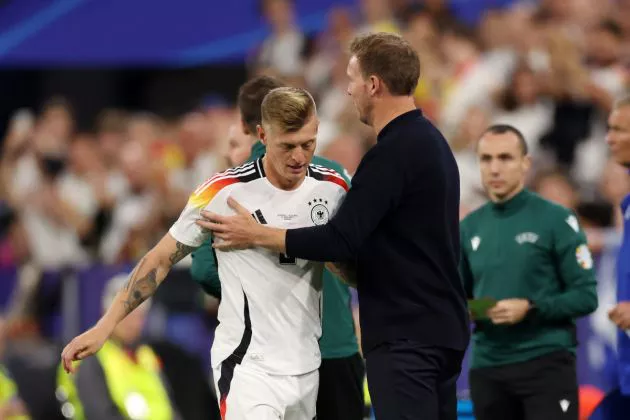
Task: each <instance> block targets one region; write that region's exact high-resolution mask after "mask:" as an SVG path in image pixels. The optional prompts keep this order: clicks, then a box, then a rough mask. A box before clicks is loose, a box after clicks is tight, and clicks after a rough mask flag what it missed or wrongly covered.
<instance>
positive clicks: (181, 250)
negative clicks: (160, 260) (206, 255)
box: [169, 242, 195, 265]
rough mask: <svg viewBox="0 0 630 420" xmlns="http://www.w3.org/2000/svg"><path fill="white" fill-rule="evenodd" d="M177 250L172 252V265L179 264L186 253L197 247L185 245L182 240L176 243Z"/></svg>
mask: <svg viewBox="0 0 630 420" xmlns="http://www.w3.org/2000/svg"><path fill="white" fill-rule="evenodd" d="M175 246H176V247H177V250H176V251H175V252H173V253H172V254H171V256H170V257H169V260H170V261H171V265H175V264H177V263H178V262H179V261H180V260H181V259H182V258H184V257H185V256H186V255H188V254H190V253H191V252H192V250H193V249H195V247H192V246H188V245H184V244H183V243H181V242H177V244H176V245H175Z"/></svg>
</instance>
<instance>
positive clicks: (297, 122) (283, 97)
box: [261, 87, 317, 133]
mask: <svg viewBox="0 0 630 420" xmlns="http://www.w3.org/2000/svg"><path fill="white" fill-rule="evenodd" d="M316 112H317V109H316V107H315V101H314V100H313V97H312V96H311V94H310V93H308V91H307V90H306V89H301V88H296V87H279V88H276V89H273V90H271V91H270V92H269V93H268V94H267V95H266V96H265V99H263V102H262V105H261V115H262V124H263V125H271V126H273V127H276V128H279V129H280V130H281V131H282V132H283V133H294V132H296V131H298V130H300V129H301V128H302V127H304V125H305V124H306V123H307V122H308V121H309V120H310V119H311V117H312V116H313V115H314V114H315V113H316Z"/></svg>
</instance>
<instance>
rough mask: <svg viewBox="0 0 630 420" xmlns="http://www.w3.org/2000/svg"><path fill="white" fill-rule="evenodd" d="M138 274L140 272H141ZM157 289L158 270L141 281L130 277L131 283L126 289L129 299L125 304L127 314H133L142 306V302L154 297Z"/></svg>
mask: <svg viewBox="0 0 630 420" xmlns="http://www.w3.org/2000/svg"><path fill="white" fill-rule="evenodd" d="M137 272H139V270H138V271H137ZM157 287H158V282H157V268H154V269H152V270H151V271H149V272H148V273H147V274H145V275H144V276H143V277H141V278H139V279H137V278H135V276H132V277H130V278H129V282H128V283H127V286H126V287H125V289H126V290H127V297H126V299H125V300H124V302H123V304H124V305H125V312H126V314H129V313H130V312H132V311H133V310H134V309H136V308H137V307H138V306H140V304H142V302H144V301H145V300H147V299H148V298H149V297H150V296H151V295H153V293H155V290H156V289H157Z"/></svg>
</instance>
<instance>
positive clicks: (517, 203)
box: [492, 188, 530, 216]
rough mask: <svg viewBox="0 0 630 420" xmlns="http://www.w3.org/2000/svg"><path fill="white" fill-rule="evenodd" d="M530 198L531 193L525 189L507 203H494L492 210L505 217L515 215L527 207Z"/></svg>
mask: <svg viewBox="0 0 630 420" xmlns="http://www.w3.org/2000/svg"><path fill="white" fill-rule="evenodd" d="M529 196H530V192H529V191H528V190H527V189H526V188H523V190H522V191H521V192H519V193H518V194H516V195H515V196H514V197H512V198H510V199H509V200H507V201H503V202H500V203H492V210H494V211H495V212H496V213H498V214H500V215H505V216H508V215H511V214H514V213H516V212H517V211H519V210H520V209H522V208H523V207H524V206H525V203H526V202H527V199H528V198H529Z"/></svg>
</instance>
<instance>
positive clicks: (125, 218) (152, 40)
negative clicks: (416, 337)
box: [0, 0, 630, 420]
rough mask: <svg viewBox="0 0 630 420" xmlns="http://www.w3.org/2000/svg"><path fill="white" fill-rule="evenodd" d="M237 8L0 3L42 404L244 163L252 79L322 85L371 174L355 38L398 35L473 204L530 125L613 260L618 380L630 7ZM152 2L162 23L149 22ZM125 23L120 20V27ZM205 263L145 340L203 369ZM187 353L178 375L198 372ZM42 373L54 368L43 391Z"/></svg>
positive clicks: (411, 1)
mask: <svg viewBox="0 0 630 420" xmlns="http://www.w3.org/2000/svg"><path fill="white" fill-rule="evenodd" d="M221 6H222V9H221V11H218V9H217V7H216V4H214V3H213V2H204V1H202V0H190V1H188V2H185V4H179V3H172V4H171V3H168V4H167V3H164V4H161V3H159V4H158V3H155V2H148V1H147V0H139V1H137V2H123V1H122V0H111V1H109V2H106V4H105V3H103V4H102V5H100V6H99V7H98V10H97V9H95V7H94V6H93V5H92V6H90V5H89V4H87V3H85V2H84V3H81V2H77V3H72V4H70V3H68V4H65V3H64V5H63V6H59V9H57V6H55V5H51V4H48V3H46V4H44V3H42V4H36V3H33V2H19V1H16V0H6V1H0V139H1V140H0V148H1V153H0V307H1V308H2V315H4V317H5V322H6V326H5V334H6V343H7V350H6V353H5V357H4V360H3V361H4V362H5V364H6V367H7V370H8V371H9V372H11V375H12V377H13V379H14V381H15V383H16V384H17V387H18V388H20V394H21V395H22V399H23V401H24V404H25V405H26V406H27V409H28V411H29V412H30V413H31V414H30V415H31V417H33V418H43V419H46V420H49V419H55V418H56V417H55V416H60V413H59V410H58V407H57V406H56V403H55V401H56V400H55V396H54V389H55V387H54V383H55V378H56V376H55V375H56V366H57V360H56V359H55V358H56V357H57V356H58V352H57V349H58V348H60V347H63V345H64V344H65V340H66V339H67V338H66V337H69V336H73V335H74V333H76V332H78V330H79V327H81V326H83V327H88V326H89V323H90V322H92V321H93V320H94V317H95V314H94V312H93V310H94V308H97V307H98V306H99V305H98V304H96V303H95V302H96V301H97V300H98V299H100V294H99V290H101V288H102V287H103V285H104V284H105V282H106V281H107V280H109V279H110V278H111V277H112V276H114V275H115V274H117V273H120V272H127V271H128V270H129V267H132V266H133V265H135V264H136V263H137V259H138V258H139V257H140V256H141V255H143V254H144V253H145V252H146V251H147V250H148V249H150V248H151V247H152V246H153V245H154V244H155V241H156V240H157V238H159V237H161V236H162V235H163V234H164V233H165V232H166V229H167V228H168V227H169V226H170V225H171V224H172V223H173V221H174V220H175V219H176V218H177V217H178V215H179V212H180V211H181V208H182V206H183V204H184V203H185V200H186V197H187V196H188V195H189V193H190V189H191V188H194V186H195V185H197V184H199V183H200V182H202V181H203V180H204V179H206V178H208V177H210V176H212V175H213V174H215V173H217V172H219V171H222V170H224V169H226V168H227V167H229V166H231V164H236V163H238V162H239V161H241V160H242V159H244V157H243V156H244V154H245V151H246V150H248V149H249V147H250V146H249V145H251V142H252V141H253V139H250V138H248V137H247V136H244V135H243V134H242V132H241V130H239V129H238V128H239V127H240V125H241V123H240V121H239V118H238V116H237V115H238V112H237V107H236V98H237V92H238V87H239V86H240V85H242V84H243V83H244V82H245V81H246V80H248V79H250V78H251V77H253V76H254V75H259V74H268V75H273V76H279V77H281V78H282V79H283V81H284V82H285V83H287V84H289V85H295V86H301V87H306V88H307V89H308V90H309V91H310V92H311V93H312V94H313V96H314V98H315V100H316V103H317V106H318V113H319V115H320V117H321V122H320V126H319V138H318V149H317V154H318V155H321V156H323V157H327V158H330V159H333V160H335V161H337V162H339V163H341V164H342V165H343V166H344V167H345V168H347V169H348V172H349V175H352V174H353V173H354V172H356V170H357V167H358V165H359V162H360V161H361V158H362V157H363V156H364V155H365V153H366V152H367V150H369V148H370V147H371V146H372V145H374V144H375V142H376V138H375V136H374V135H373V133H372V132H371V130H370V129H369V127H366V126H364V125H363V124H361V123H360V122H359V120H358V118H357V115H356V111H355V110H354V108H353V107H352V104H351V103H350V100H349V97H348V95H347V82H348V78H347V74H346V63H347V49H348V45H349V42H350V40H351V39H352V38H353V37H354V36H355V35H356V34H359V33H363V32H366V31H386V32H395V33H399V34H401V35H402V36H404V37H405V38H406V39H408V40H409V42H410V43H411V44H412V45H413V47H414V48H415V49H416V50H417V51H418V53H419V55H420V58H421V77H420V80H419V83H418V87H417V89H416V92H415V95H414V96H415V101H416V104H417V105H418V107H420V108H421V109H422V111H423V114H424V115H425V116H426V117H427V118H429V119H431V120H432V121H433V122H434V123H435V124H436V125H437V126H438V127H439V128H440V129H441V130H442V132H443V133H445V135H446V138H447V140H448V141H449V144H450V146H451V148H452V149H453V151H454V152H455V156H456V159H457V163H458V166H459V171H460V183H461V191H460V215H461V217H462V218H463V217H465V216H466V215H467V214H469V213H470V212H471V211H474V210H475V209H477V208H479V207H480V206H481V205H484V204H485V203H486V202H487V200H488V197H487V195H486V193H485V191H484V190H483V188H482V185H481V179H480V176H479V172H478V169H477V168H478V162H477V156H476V151H475V140H476V139H478V138H479V136H480V134H481V133H482V132H483V131H484V130H485V129H486V128H487V127H488V126H489V125H490V124H494V123H497V124H498V123H505V124H511V125H513V126H515V127H517V128H518V129H519V130H520V131H521V132H522V133H523V134H524V136H525V139H526V141H527V144H528V148H529V149H530V151H531V155H532V168H531V171H530V173H529V175H528V177H527V179H526V184H527V187H528V188H530V189H532V190H534V191H537V192H538V193H540V194H541V195H542V196H543V197H546V198H548V199H549V200H551V201H554V202H557V203H560V204H562V205H564V206H567V207H569V208H571V209H573V210H574V211H575V213H576V215H577V217H578V219H579V222H580V224H581V226H583V228H584V231H585V233H586V235H587V238H588V245H589V248H590V249H591V251H592V253H593V259H594V269H595V271H596V273H597V280H598V285H597V287H598V295H599V298H600V308H598V310H597V311H596V312H595V313H594V314H593V315H591V316H589V317H586V318H584V319H583V320H579V321H578V322H577V338H578V341H579V342H580V346H578V349H577V371H578V380H579V383H580V384H581V385H583V386H586V385H588V386H592V387H594V389H597V390H599V391H602V392H608V391H610V390H611V389H612V388H614V387H615V386H616V385H615V384H616V383H617V382H616V381H617V378H616V377H615V375H616V374H617V373H616V369H615V364H616V354H617V347H616V346H617V337H616V327H615V326H614V324H612V322H611V321H610V319H608V314H607V311H608V310H609V309H610V307H611V306H612V305H614V304H615V302H616V289H617V271H616V263H615V261H616V257H617V255H618V250H619V246H620V244H621V239H622V226H623V223H624V221H625V219H624V214H623V212H622V211H621V210H620V206H619V203H620V202H621V201H622V199H623V197H625V196H626V195H627V194H628V192H629V191H630V181H629V178H628V176H627V170H626V169H625V168H624V167H623V166H621V165H619V164H618V163H617V162H616V161H615V160H614V159H611V156H610V150H609V148H608V147H607V145H606V140H605V138H606V132H607V118H608V115H609V113H610V111H611V109H612V107H613V103H614V102H615V100H616V99H618V98H620V97H621V96H623V95H624V94H626V93H628V91H629V88H630V1H628V0H536V1H527V2H522V1H517V0H493V1H491V2H482V1H462V0H309V1H303V2H298V1H294V0H264V1H259V0H238V1H232V2H223V3H221ZM48 7H50V8H51V9H47V8H48ZM132 16H142V17H143V18H142V33H141V34H140V33H137V30H136V29H137V26H138V22H137V21H136V20H133V19H132V18H131V17H132ZM44 18H45V19H44ZM29 19H35V21H36V22H43V23H42V24H41V25H40V26H37V25H33V23H32V22H31V21H30V20H29ZM38 19H41V20H38ZM114 24H116V25H117V27H119V28H121V30H119V31H114V32H112V31H108V30H107V28H111V27H112V25H114ZM106 31H107V33H108V39H107V42H106V43H104V42H103V33H105V32H106ZM27 33H28V36H24V34H27ZM77 34H81V35H80V36H77ZM250 134H255V133H250ZM254 137H255V136H254ZM428 200H429V199H428ZM157 203H160V204H159V205H158V204H157ZM190 264H191V259H190V258H185V259H184V260H182V261H181V262H179V263H178V265H177V266H176V267H175V269H174V270H173V273H172V274H170V275H172V276H178V277H179V278H178V280H177V281H178V283H177V284H178V286H179V287H177V288H175V287H173V288H172V289H168V290H167V292H164V293H162V294H160V295H159V296H156V302H155V305H153V309H152V310H151V311H150V313H149V314H148V318H147V328H146V331H145V333H146V334H147V336H148V337H150V338H151V339H152V340H156V342H157V341H159V342H161V343H168V344H170V345H172V346H173V348H177V349H181V351H183V352H185V353H186V354H188V355H189V356H190V358H191V360H194V361H195V363H197V364H196V365H195V364H194V363H192V362H191V365H190V366H193V365H194V366H202V367H207V366H208V365H209V356H208V352H207V349H208V348H209V346H210V344H211V340H212V334H213V331H214V326H215V324H216V317H215V315H216V310H217V303H216V301H209V300H207V299H205V298H204V297H203V296H204V295H203V292H202V291H201V290H200V289H199V286H198V285H197V283H195V282H194V281H193V280H192V279H191V278H190V276H189V274H188V266H189V265H190ZM168 283H169V282H167V284H168ZM203 302H205V303H203ZM91 309H92V311H91ZM354 310H355V312H356V311H357V310H358V308H357V304H356V302H355V304H354ZM96 312H98V311H96ZM96 315H98V313H97V314H96ZM359 338H360V337H359ZM160 340H161V341H160ZM165 345H166V344H165ZM156 348H157V347H156ZM169 350H170V348H169ZM175 359H176V360H178V361H177V362H171V363H175V364H174V365H170V364H169V365H168V366H165V371H168V372H177V371H178V369H179V370H180V371H182V372H183V371H185V372H192V371H193V370H194V369H192V368H190V370H186V369H187V368H184V367H183V366H184V365H183V364H182V363H184V362H183V361H182V360H184V359H182V358H175ZM197 369H198V370H199V368H197ZM201 370H203V369H201ZM205 372H207V370H206V371H205ZM466 376H467V375H462V377H461V378H460V381H459V383H458V387H459V388H458V389H459V392H460V395H461V397H462V404H464V402H465V401H467V396H468V388H469V387H468V381H467V378H466ZM33 378H38V379H39V378H44V379H42V380H38V381H37V382H36V383H37V386H32V387H24V386H23V384H25V383H35V382H33V381H32V379H33ZM206 382H207V383H208V384H210V381H206ZM208 389H211V387H208ZM44 390H47V391H44ZM204 392H205V388H204ZM199 395H201V394H199ZM199 395H193V393H189V395H187V396H186V395H184V396H178V398H184V397H188V398H189V400H186V401H187V402H186V406H187V407H188V406H191V404H193V403H192V400H193V399H194V398H196V399H200V398H201V397H200V396H199ZM204 395H206V397H205V398H206V399H207V400H210V399H209V398H208V397H207V394H204ZM180 405H181V404H180ZM187 407H181V408H182V410H180V411H185V410H186V408H187ZM462 407H464V405H462ZM462 410H465V409H464V408H462ZM191 411H192V410H191ZM198 411H200V412H201V411H203V410H201V409H199V410H198ZM186 415H188V416H190V415H192V414H189V412H186ZM461 415H462V416H464V414H461ZM462 418H464V417H462Z"/></svg>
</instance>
